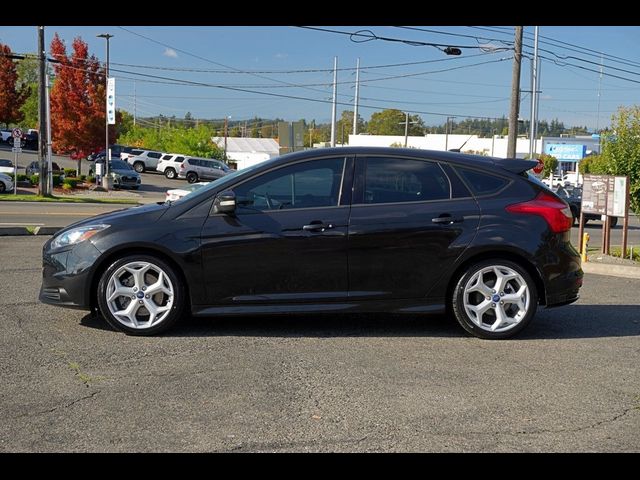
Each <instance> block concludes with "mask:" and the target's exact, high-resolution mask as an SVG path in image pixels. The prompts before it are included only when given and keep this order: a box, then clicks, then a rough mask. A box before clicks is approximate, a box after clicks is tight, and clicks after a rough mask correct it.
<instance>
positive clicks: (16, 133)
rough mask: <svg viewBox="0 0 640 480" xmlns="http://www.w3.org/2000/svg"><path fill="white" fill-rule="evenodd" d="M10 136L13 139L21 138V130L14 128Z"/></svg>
mask: <svg viewBox="0 0 640 480" xmlns="http://www.w3.org/2000/svg"><path fill="white" fill-rule="evenodd" d="M11 135H13V138H21V137H22V130H20V129H19V128H18V127H16V128H14V129H13V130H11Z"/></svg>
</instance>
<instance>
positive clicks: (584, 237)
mask: <svg viewBox="0 0 640 480" xmlns="http://www.w3.org/2000/svg"><path fill="white" fill-rule="evenodd" d="M589 238H591V237H589V234H588V233H585V234H584V235H582V253H581V254H580V257H581V258H582V261H583V262H588V261H589V257H587V247H588V246H589Z"/></svg>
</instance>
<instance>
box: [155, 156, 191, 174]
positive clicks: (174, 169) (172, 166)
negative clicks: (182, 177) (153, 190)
mask: <svg viewBox="0 0 640 480" xmlns="http://www.w3.org/2000/svg"><path fill="white" fill-rule="evenodd" d="M185 158H187V156H186V155H182V154H180V153H167V154H166V155H163V156H162V158H161V159H160V161H159V162H158V165H157V166H156V170H157V171H159V172H160V173H164V176H165V177H167V178H168V179H170V180H172V179H174V178H178V170H180V164H181V163H182V162H184V159H185Z"/></svg>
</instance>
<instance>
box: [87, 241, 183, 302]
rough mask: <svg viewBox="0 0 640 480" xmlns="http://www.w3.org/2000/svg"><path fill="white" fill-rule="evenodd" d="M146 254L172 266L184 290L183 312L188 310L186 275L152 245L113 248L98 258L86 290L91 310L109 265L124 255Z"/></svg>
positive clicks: (171, 259)
mask: <svg viewBox="0 0 640 480" xmlns="http://www.w3.org/2000/svg"><path fill="white" fill-rule="evenodd" d="M135 254H139V255H148V256H151V257H156V258H158V259H160V260H162V261H163V262H165V263H167V264H168V265H169V266H171V268H173V270H174V272H175V273H176V275H177V276H178V278H179V280H180V282H181V283H182V285H183V287H184V291H185V301H186V305H185V310H184V311H185V312H188V311H190V310H189V307H190V305H191V289H190V287H189V283H188V282H187V277H186V275H185V273H184V271H183V269H182V267H181V266H180V265H179V264H178V263H177V262H176V261H175V260H174V259H173V258H171V256H170V255H167V254H166V253H165V252H163V251H162V250H159V249H156V248H153V247H146V246H145V247H139V246H138V247H127V248H122V249H118V250H114V251H112V252H109V254H108V255H105V256H104V257H103V258H102V259H100V261H99V263H98V264H97V265H96V267H95V268H94V270H93V273H92V275H91V281H90V288H89V291H88V293H87V294H88V298H87V300H88V302H87V304H88V305H90V307H91V310H95V309H96V308H97V307H98V283H99V282H100V277H101V276H102V274H103V273H104V272H105V271H106V270H107V269H108V268H109V266H110V265H111V264H112V263H113V262H114V261H116V260H117V259H118V258H122V257H125V256H127V255H135Z"/></svg>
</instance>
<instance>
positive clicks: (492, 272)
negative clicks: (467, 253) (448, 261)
mask: <svg viewBox="0 0 640 480" xmlns="http://www.w3.org/2000/svg"><path fill="white" fill-rule="evenodd" d="M451 303H452V307H453V313H454V315H455V317H456V320H457V321H458V323H459V324H460V325H461V326H462V328H464V329H465V330H466V331H467V332H469V333H470V334H471V335H474V336H476V337H479V338H485V339H502V338H509V337H512V336H514V335H516V334H517V333H518V332H520V331H521V330H522V329H524V328H525V327H526V326H527V325H528V324H529V323H530V322H531V320H532V319H533V317H534V315H535V313H536V309H537V307H538V292H537V288H536V284H535V282H534V281H533V279H532V278H531V276H530V275H529V274H528V273H527V271H526V270H525V269H524V268H522V267H521V266H520V265H518V264H517V263H514V262H511V261H508V260H502V259H492V260H484V261H481V262H478V263H476V264H474V265H471V266H470V267H469V268H467V269H466V271H465V272H464V273H463V274H462V276H460V277H459V279H458V281H457V283H456V286H455V288H454V290H453V295H452V299H451Z"/></svg>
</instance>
